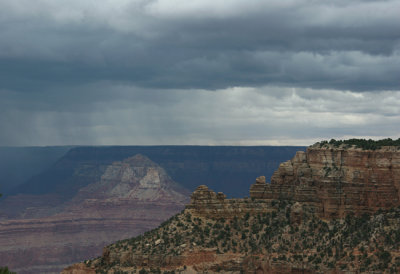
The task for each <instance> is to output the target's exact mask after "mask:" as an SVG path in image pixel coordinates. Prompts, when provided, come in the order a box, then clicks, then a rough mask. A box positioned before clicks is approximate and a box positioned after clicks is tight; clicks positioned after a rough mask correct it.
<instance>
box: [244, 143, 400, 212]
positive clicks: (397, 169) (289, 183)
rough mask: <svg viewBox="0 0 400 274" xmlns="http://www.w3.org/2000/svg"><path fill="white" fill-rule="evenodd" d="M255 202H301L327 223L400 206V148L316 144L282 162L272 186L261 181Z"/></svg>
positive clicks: (252, 192) (253, 188) (256, 187)
mask: <svg viewBox="0 0 400 274" xmlns="http://www.w3.org/2000/svg"><path fill="white" fill-rule="evenodd" d="M250 197H251V198H253V199H263V200H264V199H266V200H273V199H290V200H294V201H298V202H301V203H303V204H306V205H309V206H310V207H312V208H313V209H314V210H315V212H317V213H319V215H320V216H321V217H323V218H337V217H344V216H345V215H346V214H348V213H350V212H352V213H355V214H357V215H360V214H362V213H372V212H375V211H377V210H379V209H389V208H392V207H395V206H399V205H400V148H399V147H381V148H379V149H376V150H363V149H361V148H356V147H355V146H346V145H341V146H336V147H335V146H333V145H325V146H319V145H313V146H310V147H309V148H307V150H306V152H297V153H296V155H295V157H294V158H293V159H292V160H290V161H287V162H284V163H282V164H281V165H280V166H279V168H278V169H277V170H276V171H275V173H274V174H273V176H272V178H271V184H267V183H264V182H262V179H257V181H256V183H255V184H253V185H252V186H251V187H250Z"/></svg>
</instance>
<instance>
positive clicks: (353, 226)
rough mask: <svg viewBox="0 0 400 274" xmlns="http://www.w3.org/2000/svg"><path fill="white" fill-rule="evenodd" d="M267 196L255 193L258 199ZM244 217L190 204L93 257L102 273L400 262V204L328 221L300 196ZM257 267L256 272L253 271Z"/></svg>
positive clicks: (352, 267) (391, 269)
mask: <svg viewBox="0 0 400 274" xmlns="http://www.w3.org/2000/svg"><path fill="white" fill-rule="evenodd" d="M261 202H262V201H251V199H248V200H247V203H249V204H251V205H253V206H254V207H257V203H261ZM271 208H272V209H273V211H271V212H267V213H263V214H250V213H247V214H245V215H244V216H243V217H240V218H238V217H234V218H229V219H225V218H219V219H210V218H205V217H194V215H193V213H192V211H191V210H190V209H186V210H185V211H183V212H182V213H181V214H178V215H175V216H174V217H172V218H171V219H170V220H168V221H167V222H165V223H163V224H162V225H161V226H160V227H159V228H157V229H154V230H151V231H149V232H147V233H145V234H144V235H141V236H138V237H135V238H131V239H126V240H123V241H119V242H117V243H115V244H112V245H110V246H108V247H106V248H105V249H104V252H103V256H102V257H100V258H97V259H94V260H89V261H86V262H85V264H86V266H87V267H88V268H87V271H89V269H92V270H95V271H96V272H97V273H139V271H141V272H140V273H145V272H144V270H146V271H149V272H153V273H157V272H158V273H160V272H161V273H168V271H172V270H174V271H178V270H179V271H184V272H187V273H189V272H190V271H211V272H219V271H233V272H238V273H240V272H246V273H247V272H250V271H256V270H257V269H259V270H262V271H264V272H267V271H269V272H280V271H284V272H294V271H297V270H306V271H309V272H324V273H325V272H328V271H331V270H337V271H356V270H359V271H374V270H377V271H383V270H385V272H388V273H398V271H399V270H400V268H399V266H400V254H399V248H400V208H396V209H392V210H390V211H385V212H383V211H382V212H378V213H376V214H374V215H367V214H364V215H363V216H361V217H354V216H351V215H348V216H347V217H346V218H345V219H343V220H331V221H324V220H322V219H320V218H318V217H317V216H316V215H315V214H313V213H312V212H310V211H309V210H308V209H307V208H303V207H302V206H301V205H300V204H299V203H288V202H285V201H275V202H273V203H272V205H271ZM253 273H254V272H253Z"/></svg>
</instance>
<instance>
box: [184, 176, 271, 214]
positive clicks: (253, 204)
mask: <svg viewBox="0 0 400 274" xmlns="http://www.w3.org/2000/svg"><path fill="white" fill-rule="evenodd" d="M262 179H264V183H265V177H264V176H262V177H259V178H258V180H262ZM186 210H187V212H190V213H191V214H192V215H193V216H199V217H207V218H212V219H218V218H228V219H229V218H234V217H242V216H243V215H245V214H246V213H249V214H257V213H265V212H271V211H273V208H272V207H271V206H270V202H269V201H267V200H257V201H253V200H252V199H250V198H238V199H226V195H225V194H223V193H222V192H218V193H215V192H214V191H212V190H211V189H209V188H208V187H207V186H205V185H201V186H199V187H197V189H196V190H195V191H194V192H193V194H192V196H191V200H190V204H188V205H187V206H186Z"/></svg>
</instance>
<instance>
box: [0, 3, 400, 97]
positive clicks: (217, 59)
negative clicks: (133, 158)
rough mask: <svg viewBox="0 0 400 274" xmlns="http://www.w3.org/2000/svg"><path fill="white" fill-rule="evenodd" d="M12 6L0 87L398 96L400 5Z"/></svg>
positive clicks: (3, 6)
mask: <svg viewBox="0 0 400 274" xmlns="http://www.w3.org/2000/svg"><path fill="white" fill-rule="evenodd" d="M7 2H9V1H7ZM7 2H2V3H0V10H2V12H1V13H2V17H1V18H2V19H1V20H0V21H1V27H0V35H1V37H2V39H1V42H0V56H1V59H0V67H1V68H3V69H2V74H1V75H2V76H1V79H0V80H1V82H2V83H3V87H4V88H11V89H27V90H29V89H32V86H33V88H35V87H36V88H37V89H45V88H48V87H51V86H52V85H59V83H60V82H64V83H65V84H76V83H78V84H80V83H83V82H85V83H90V82H93V81H99V80H108V81H123V82H130V83H134V84H135V85H137V86H143V87H157V88H210V89H219V88H226V87H230V86H263V85H266V84H272V85H283V86H285V85H286V86H302V87H312V88H333V89H349V90H358V91H365V90H387V89H390V90H397V89H398V84H399V82H398V80H397V78H398V77H397V76H398V68H399V67H400V40H399V39H400V35H399V32H398V30H399V29H400V19H399V16H398V14H397V12H396V11H398V10H399V9H400V1H335V3H334V4H330V5H327V4H326V3H324V2H320V1H305V0H304V1H285V3H281V2H282V1H268V2H267V1H265V3H264V2H261V3H260V2H259V1H246V3H244V2H243V1H231V2H230V3H228V4H227V3H226V2H224V3H222V2H219V1H199V0H196V1H190V2H187V1H180V0H179V1H178V0H158V1H123V0H120V1H102V3H96V4H93V3H92V1H68V2H64V3H57V5H55V4H54V3H52V2H49V1H39V3H40V4H38V2H35V3H33V2H32V1H27V0H19V1H18V0H17V1H13V2H12V3H7ZM14 2H15V3H16V4H14Z"/></svg>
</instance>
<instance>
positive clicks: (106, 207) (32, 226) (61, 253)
mask: <svg viewBox="0 0 400 274" xmlns="http://www.w3.org/2000/svg"><path fill="white" fill-rule="evenodd" d="M188 193H189V192H188V190H186V189H185V188H183V187H181V186H180V185H178V184H177V183H175V182H174V181H172V179H171V178H170V177H169V176H168V175H167V173H166V172H165V170H164V169H162V168H161V167H159V166H158V165H157V164H155V163H154V162H152V161H151V160H149V159H148V158H147V157H145V156H142V155H139V154H138V155H135V156H134V157H130V158H127V159H125V160H124V161H122V162H114V163H112V164H111V165H109V166H108V167H107V168H106V169H105V172H104V173H103V175H102V176H101V177H100V180H98V181H97V182H94V183H92V184H89V185H87V186H85V187H83V188H81V189H80V190H79V191H78V192H77V194H76V195H75V196H74V197H73V198H72V199H71V200H69V201H67V202H64V203H62V204H57V203H55V205H54V208H53V210H50V208H46V206H47V207H50V206H49V205H48V204H47V205H45V206H43V207H39V208H37V207H33V208H31V209H28V210H27V211H30V212H26V213H25V214H24V215H25V216H39V217H40V218H32V217H31V218H19V219H7V220H3V221H1V222H0V265H7V266H8V267H10V269H13V271H16V272H17V273H57V272H59V271H60V270H61V269H62V268H63V267H65V266H66V265H67V264H70V263H72V262H74V261H79V260H81V259H82V258H84V257H93V256H97V255H98V254H99V252H101V250H102V247H103V246H104V245H106V244H109V243H111V242H113V241H116V240H119V239H121V238H126V237H131V236H132V235H137V234H139V233H142V232H144V231H146V230H148V229H150V228H153V227H155V226H157V225H158V224H159V223H160V222H162V221H164V220H165V219H167V218H168V217H169V216H171V215H173V214H175V213H177V212H179V211H180V210H182V209H183V208H184V204H185V203H187V201H188V198H187V196H188ZM42 199H46V196H43V197H42ZM44 204H45V203H44ZM45 212H47V214H48V213H49V212H50V213H52V214H49V215H48V216H44V214H45Z"/></svg>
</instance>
